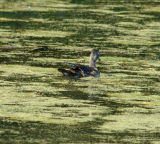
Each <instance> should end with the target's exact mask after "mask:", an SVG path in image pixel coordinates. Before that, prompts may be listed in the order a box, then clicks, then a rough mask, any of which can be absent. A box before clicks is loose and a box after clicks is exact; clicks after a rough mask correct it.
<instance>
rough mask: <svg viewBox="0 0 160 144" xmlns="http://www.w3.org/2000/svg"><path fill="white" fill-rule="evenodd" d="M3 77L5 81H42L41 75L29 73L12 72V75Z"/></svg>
mask: <svg viewBox="0 0 160 144" xmlns="http://www.w3.org/2000/svg"><path fill="white" fill-rule="evenodd" d="M1 79H3V80H5V81H12V82H28V83H30V82H40V81H41V80H40V79H41V77H38V76H33V75H27V74H11V75H10V76H7V77H5V76H3V77H1Z"/></svg>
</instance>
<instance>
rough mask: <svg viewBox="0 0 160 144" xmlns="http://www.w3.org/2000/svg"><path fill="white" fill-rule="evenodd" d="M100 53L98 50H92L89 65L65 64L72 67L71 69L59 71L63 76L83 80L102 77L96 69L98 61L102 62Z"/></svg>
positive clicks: (60, 69)
mask: <svg viewBox="0 0 160 144" xmlns="http://www.w3.org/2000/svg"><path fill="white" fill-rule="evenodd" d="M99 57H100V53H99V50H98V49H92V51H91V54H90V61H89V65H88V66H87V65H81V64H73V63H65V64H67V65H70V66H71V68H70V69H64V68H59V69H58V71H59V72H61V73H62V74H63V76H66V77H70V78H82V77H89V76H93V77H100V72H99V71H98V69H97V67H96V61H97V60H100V58H99Z"/></svg>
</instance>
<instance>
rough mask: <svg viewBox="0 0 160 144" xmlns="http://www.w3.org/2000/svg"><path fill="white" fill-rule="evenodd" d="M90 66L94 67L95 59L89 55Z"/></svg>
mask: <svg viewBox="0 0 160 144" xmlns="http://www.w3.org/2000/svg"><path fill="white" fill-rule="evenodd" d="M89 66H90V67H94V68H95V67H96V60H94V59H93V58H92V57H90V62H89Z"/></svg>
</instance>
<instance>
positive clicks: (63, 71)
mask: <svg viewBox="0 0 160 144" xmlns="http://www.w3.org/2000/svg"><path fill="white" fill-rule="evenodd" d="M58 71H59V72H61V73H62V74H63V75H64V76H69V71H68V70H65V69H62V68H59V69H58Z"/></svg>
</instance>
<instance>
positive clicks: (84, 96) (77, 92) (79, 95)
mask: <svg viewBox="0 0 160 144" xmlns="http://www.w3.org/2000/svg"><path fill="white" fill-rule="evenodd" d="M60 93H61V94H62V96H65V97H69V98H72V99H81V100H87V99H88V93H85V92H82V91H80V90H73V91H71V90H67V91H60Z"/></svg>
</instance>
